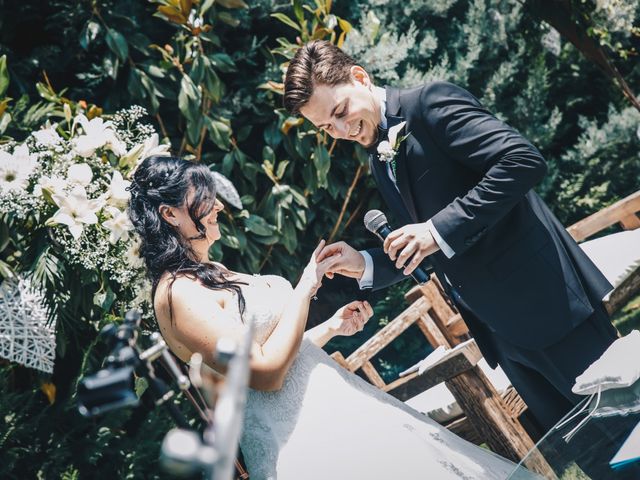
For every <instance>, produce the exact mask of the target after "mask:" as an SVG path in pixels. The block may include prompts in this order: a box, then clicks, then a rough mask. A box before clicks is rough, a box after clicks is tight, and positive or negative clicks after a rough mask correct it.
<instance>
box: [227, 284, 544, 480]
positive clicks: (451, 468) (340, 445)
mask: <svg viewBox="0 0 640 480" xmlns="http://www.w3.org/2000/svg"><path fill="white" fill-rule="evenodd" d="M262 282H264V284H262ZM242 288H243V290H242V291H243V295H244V297H245V302H246V307H245V312H244V315H243V317H242V320H244V321H245V322H247V321H252V322H254V323H255V330H254V332H255V336H254V338H255V339H256V341H257V342H258V343H264V342H265V341H266V340H267V339H268V337H269V335H270V334H271V332H272V331H273V328H274V327H275V326H276V324H277V322H278V320H279V319H280V317H281V314H282V312H283V309H284V308H286V305H287V300H288V298H290V296H291V293H292V287H291V284H290V283H289V282H287V281H286V280H285V279H283V278H281V277H277V276H273V275H265V276H261V277H258V278H256V281H255V282H252V283H251V285H248V286H243V287H242ZM237 320H238V321H241V319H240V316H239V315H238V318H237ZM240 445H241V449H242V452H243V455H244V459H245V463H246V465H247V469H248V470H249V474H250V476H251V480H267V479H268V480H273V479H278V480H289V479H296V480H299V479H305V480H329V479H331V480H342V479H349V480H359V479H363V480H364V479H366V480H395V479H399V478H412V479H413V478H415V479H423V478H424V479H437V480H449V479H451V480H453V479H461V478H462V479H466V480H474V479H475V480H504V479H506V478H507V476H508V475H509V473H510V472H511V471H512V470H513V468H514V467H515V465H514V464H513V463H512V462H510V461H508V460H505V459H504V458H502V457H500V456H498V455H496V454H494V453H492V452H490V451H488V450H485V449H483V448H480V447H477V446H475V445H473V444H471V443H469V442H467V441H465V440H463V439H461V438H459V437H457V436H455V435H454V434H453V433H451V432H449V431H448V430H446V429H445V428H444V427H442V426H440V425H439V424H437V423H435V422H434V421H433V420H431V419H430V418H428V417H427V416H426V415H424V414H421V413H419V412H417V411H415V410H413V409H412V408H410V407H409V406H407V405H405V404H404V403H402V402H400V401H399V400H397V399H395V398H393V397H391V396H390V395H388V394H386V393H384V392H383V391H381V390H380V389H378V388H376V387H374V386H373V385H371V384H369V383H367V382H365V381H364V380H363V379H361V378H360V377H358V376H357V375H354V374H352V373H350V372H348V371H346V370H345V369H344V368H342V367H340V366H339V365H338V364H337V363H336V362H335V361H334V360H333V359H332V358H331V357H330V356H329V355H327V354H326V353H325V352H324V351H323V350H322V349H321V348H318V347H317V346H315V345H313V344H312V343H311V342H310V341H309V340H307V339H304V340H303V342H302V345H301V348H300V351H299V353H298V356H297V357H296V360H295V361H294V363H293V364H292V366H291V368H290V370H289V372H288V373H287V376H286V379H285V382H284V385H283V387H282V389H281V390H279V391H277V392H260V391H256V390H252V389H250V390H249V393H248V396H247V407H246V413H245V423H244V431H243V434H242V439H241V442H240ZM518 478H519V479H521V478H522V479H525V478H527V479H528V478H531V479H533V478H536V479H537V478H539V477H537V476H533V475H532V476H531V477H528V476H521V477H518Z"/></svg>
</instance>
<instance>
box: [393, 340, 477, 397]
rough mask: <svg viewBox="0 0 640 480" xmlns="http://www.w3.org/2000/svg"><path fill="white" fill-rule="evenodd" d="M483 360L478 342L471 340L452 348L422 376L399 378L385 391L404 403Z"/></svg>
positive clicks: (414, 375)
mask: <svg viewBox="0 0 640 480" xmlns="http://www.w3.org/2000/svg"><path fill="white" fill-rule="evenodd" d="M481 358H482V354H481V353H480V349H479V348H478V345H477V344H476V341H475V340H473V339H471V340H468V341H466V342H464V343H461V344H460V345H457V346H456V347H455V348H452V349H451V350H449V351H448V352H447V354H446V355H445V356H444V357H442V358H441V359H440V361H439V362H438V363H436V364H435V365H432V366H431V367H429V368H428V369H427V370H426V371H425V372H424V373H423V374H422V375H418V373H417V372H415V373H412V374H409V375H407V376H406V377H402V378H399V379H398V380H396V381H395V382H392V383H390V384H389V385H387V386H386V387H385V390H386V391H387V392H389V393H390V394H391V395H393V396H394V397H396V398H398V399H400V400H402V401H403V402H405V401H407V400H409V399H410V398H413V397H415V396H416V395H417V394H419V393H422V392H424V391H425V390H429V389H430V388H431V387H435V386H436V385H438V384H440V383H442V382H444V381H446V380H449V379H450V378H453V377H455V376H456V375H460V374H461V373H463V372H466V371H468V370H470V369H471V368H473V367H475V366H476V365H477V363H478V362H479V361H480V359H481Z"/></svg>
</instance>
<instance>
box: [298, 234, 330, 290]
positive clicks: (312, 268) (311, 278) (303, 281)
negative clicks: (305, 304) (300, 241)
mask: <svg viewBox="0 0 640 480" xmlns="http://www.w3.org/2000/svg"><path fill="white" fill-rule="evenodd" d="M324 246H325V241H324V240H320V243H319V244H318V246H317V247H316V249H315V250H314V251H313V254H312V255H311V259H310V260H309V263H308V264H307V266H306V267H305V269H304V271H303V272H302V277H300V281H299V282H298V286H301V287H303V288H305V289H307V290H308V293H309V296H310V297H313V296H314V295H315V294H316V292H317V291H318V289H319V288H320V287H321V286H322V278H323V277H324V276H325V274H326V273H327V272H328V271H331V269H332V268H333V267H334V265H335V264H336V263H337V262H338V261H339V260H340V255H339V254H338V255H333V256H331V257H326V258H325V259H324V260H321V261H320V262H318V254H319V253H320V251H321V250H322V249H323V248H324Z"/></svg>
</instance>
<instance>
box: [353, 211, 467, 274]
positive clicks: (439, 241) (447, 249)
mask: <svg viewBox="0 0 640 480" xmlns="http://www.w3.org/2000/svg"><path fill="white" fill-rule="evenodd" d="M427 228H428V229H429V232H431V235H432V236H433V239H434V240H435V241H436V243H437V244H438V247H440V250H442V253H444V254H445V255H446V257H447V258H451V257H453V256H454V255H455V254H456V252H454V251H453V248H451V247H450V246H449V244H448V243H447V242H446V241H445V240H444V238H442V236H441V235H440V234H439V233H438V230H436V226H435V225H434V224H433V222H432V221H431V219H429V220H427ZM365 262H366V258H365ZM365 271H366V270H365ZM362 278H364V275H362ZM372 278H373V277H372Z"/></svg>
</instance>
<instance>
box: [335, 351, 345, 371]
mask: <svg viewBox="0 0 640 480" xmlns="http://www.w3.org/2000/svg"><path fill="white" fill-rule="evenodd" d="M330 357H331V358H333V359H334V360H335V361H336V362H338V364H339V365H340V366H341V367H342V368H346V369H347V370H349V364H348V363H347V360H346V359H345V358H344V355H342V353H341V352H338V351H335V352H333V353H332V354H331V355H330Z"/></svg>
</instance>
